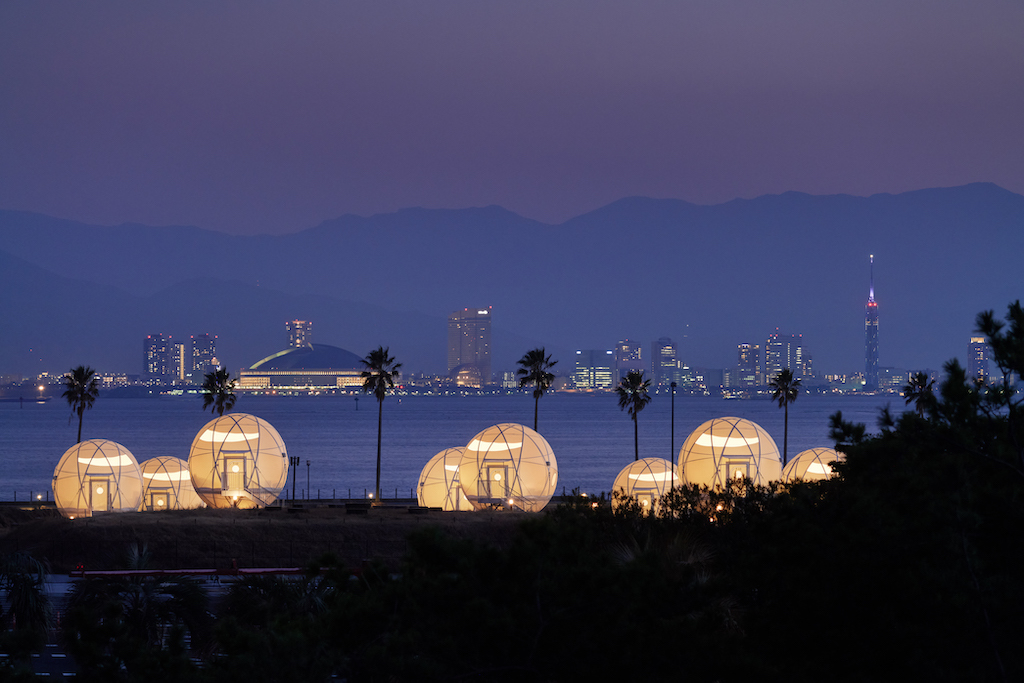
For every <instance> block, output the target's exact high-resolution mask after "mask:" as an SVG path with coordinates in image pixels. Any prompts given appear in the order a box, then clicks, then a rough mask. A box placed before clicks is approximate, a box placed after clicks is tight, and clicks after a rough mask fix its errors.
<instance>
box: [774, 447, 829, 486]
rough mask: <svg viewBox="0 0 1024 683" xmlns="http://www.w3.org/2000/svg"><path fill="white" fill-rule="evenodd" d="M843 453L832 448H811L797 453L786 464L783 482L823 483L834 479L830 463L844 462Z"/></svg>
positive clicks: (783, 471)
mask: <svg viewBox="0 0 1024 683" xmlns="http://www.w3.org/2000/svg"><path fill="white" fill-rule="evenodd" d="M843 459H844V456H843V454H842V453H837V452H836V451H835V449H832V448H811V449H809V450H806V451H802V452H800V453H797V454H796V456H795V457H794V458H793V459H792V460H790V461H789V462H788V463H786V468H785V469H784V470H782V481H796V480H797V479H803V480H804V481H821V480H822V479H829V478H831V477H832V466H831V465H830V464H829V463H832V462H836V461H837V460H843Z"/></svg>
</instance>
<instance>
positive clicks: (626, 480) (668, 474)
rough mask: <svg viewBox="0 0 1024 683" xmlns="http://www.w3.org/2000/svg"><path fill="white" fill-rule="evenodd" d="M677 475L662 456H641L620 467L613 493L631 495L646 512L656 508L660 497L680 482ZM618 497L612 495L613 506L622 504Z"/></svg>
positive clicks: (670, 464)
mask: <svg viewBox="0 0 1024 683" xmlns="http://www.w3.org/2000/svg"><path fill="white" fill-rule="evenodd" d="M680 483H681V482H680V480H679V476H678V475H677V474H676V473H675V471H673V469H672V463H671V462H669V461H668V460H665V459H664V458H641V459H640V460H635V461H633V462H631V463H629V464H628V465H627V466H626V467H624V468H622V471H621V472H619V474H618V476H617V477H615V483H614V484H612V491H613V493H618V494H619V496H631V497H632V498H634V499H635V500H636V502H637V504H638V505H639V506H640V509H641V510H642V511H643V512H644V514H647V513H649V512H651V511H652V510H657V509H658V506H659V505H660V501H661V497H662V496H663V495H665V494H666V493H668V492H669V491H671V490H672V488H673V487H674V486H678V485H679V484H680ZM622 503H623V501H622V499H621V498H620V497H613V498H612V504H613V505H614V506H616V507H617V506H619V505H622Z"/></svg>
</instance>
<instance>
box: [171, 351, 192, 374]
mask: <svg viewBox="0 0 1024 683" xmlns="http://www.w3.org/2000/svg"><path fill="white" fill-rule="evenodd" d="M187 364H188V352H187V351H186V349H185V342H172V343H171V374H172V375H173V377H174V379H175V380H177V381H181V380H183V379H185V375H186V374H187V373H188V368H187V367H186V365H187Z"/></svg>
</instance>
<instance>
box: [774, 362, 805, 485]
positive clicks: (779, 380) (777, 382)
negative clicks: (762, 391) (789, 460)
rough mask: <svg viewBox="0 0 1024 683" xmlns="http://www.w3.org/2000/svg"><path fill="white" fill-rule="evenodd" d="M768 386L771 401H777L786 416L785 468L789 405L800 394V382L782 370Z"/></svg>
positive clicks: (784, 432) (783, 451) (784, 439)
mask: <svg viewBox="0 0 1024 683" xmlns="http://www.w3.org/2000/svg"><path fill="white" fill-rule="evenodd" d="M768 386H769V387H771V389H772V400H773V401H777V402H778V404H779V407H780V408H785V410H786V416H785V421H784V422H783V429H782V466H783V467H785V466H786V449H787V448H788V446H789V443H788V442H789V404H790V403H792V402H793V401H795V400H796V397H797V394H799V393H800V380H798V379H794V377H793V371H792V370H790V369H789V368H783V369H782V372H780V373H779V374H778V375H776V376H775V377H773V378H772V379H771V381H770V382H768Z"/></svg>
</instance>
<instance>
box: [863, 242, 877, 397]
mask: <svg viewBox="0 0 1024 683" xmlns="http://www.w3.org/2000/svg"><path fill="white" fill-rule="evenodd" d="M869 283H870V284H869V287H868V303H867V305H866V306H865V307H864V390H865V391H877V390H878V304H877V303H875V255H874V254H872V255H871V278H870V280H869Z"/></svg>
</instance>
